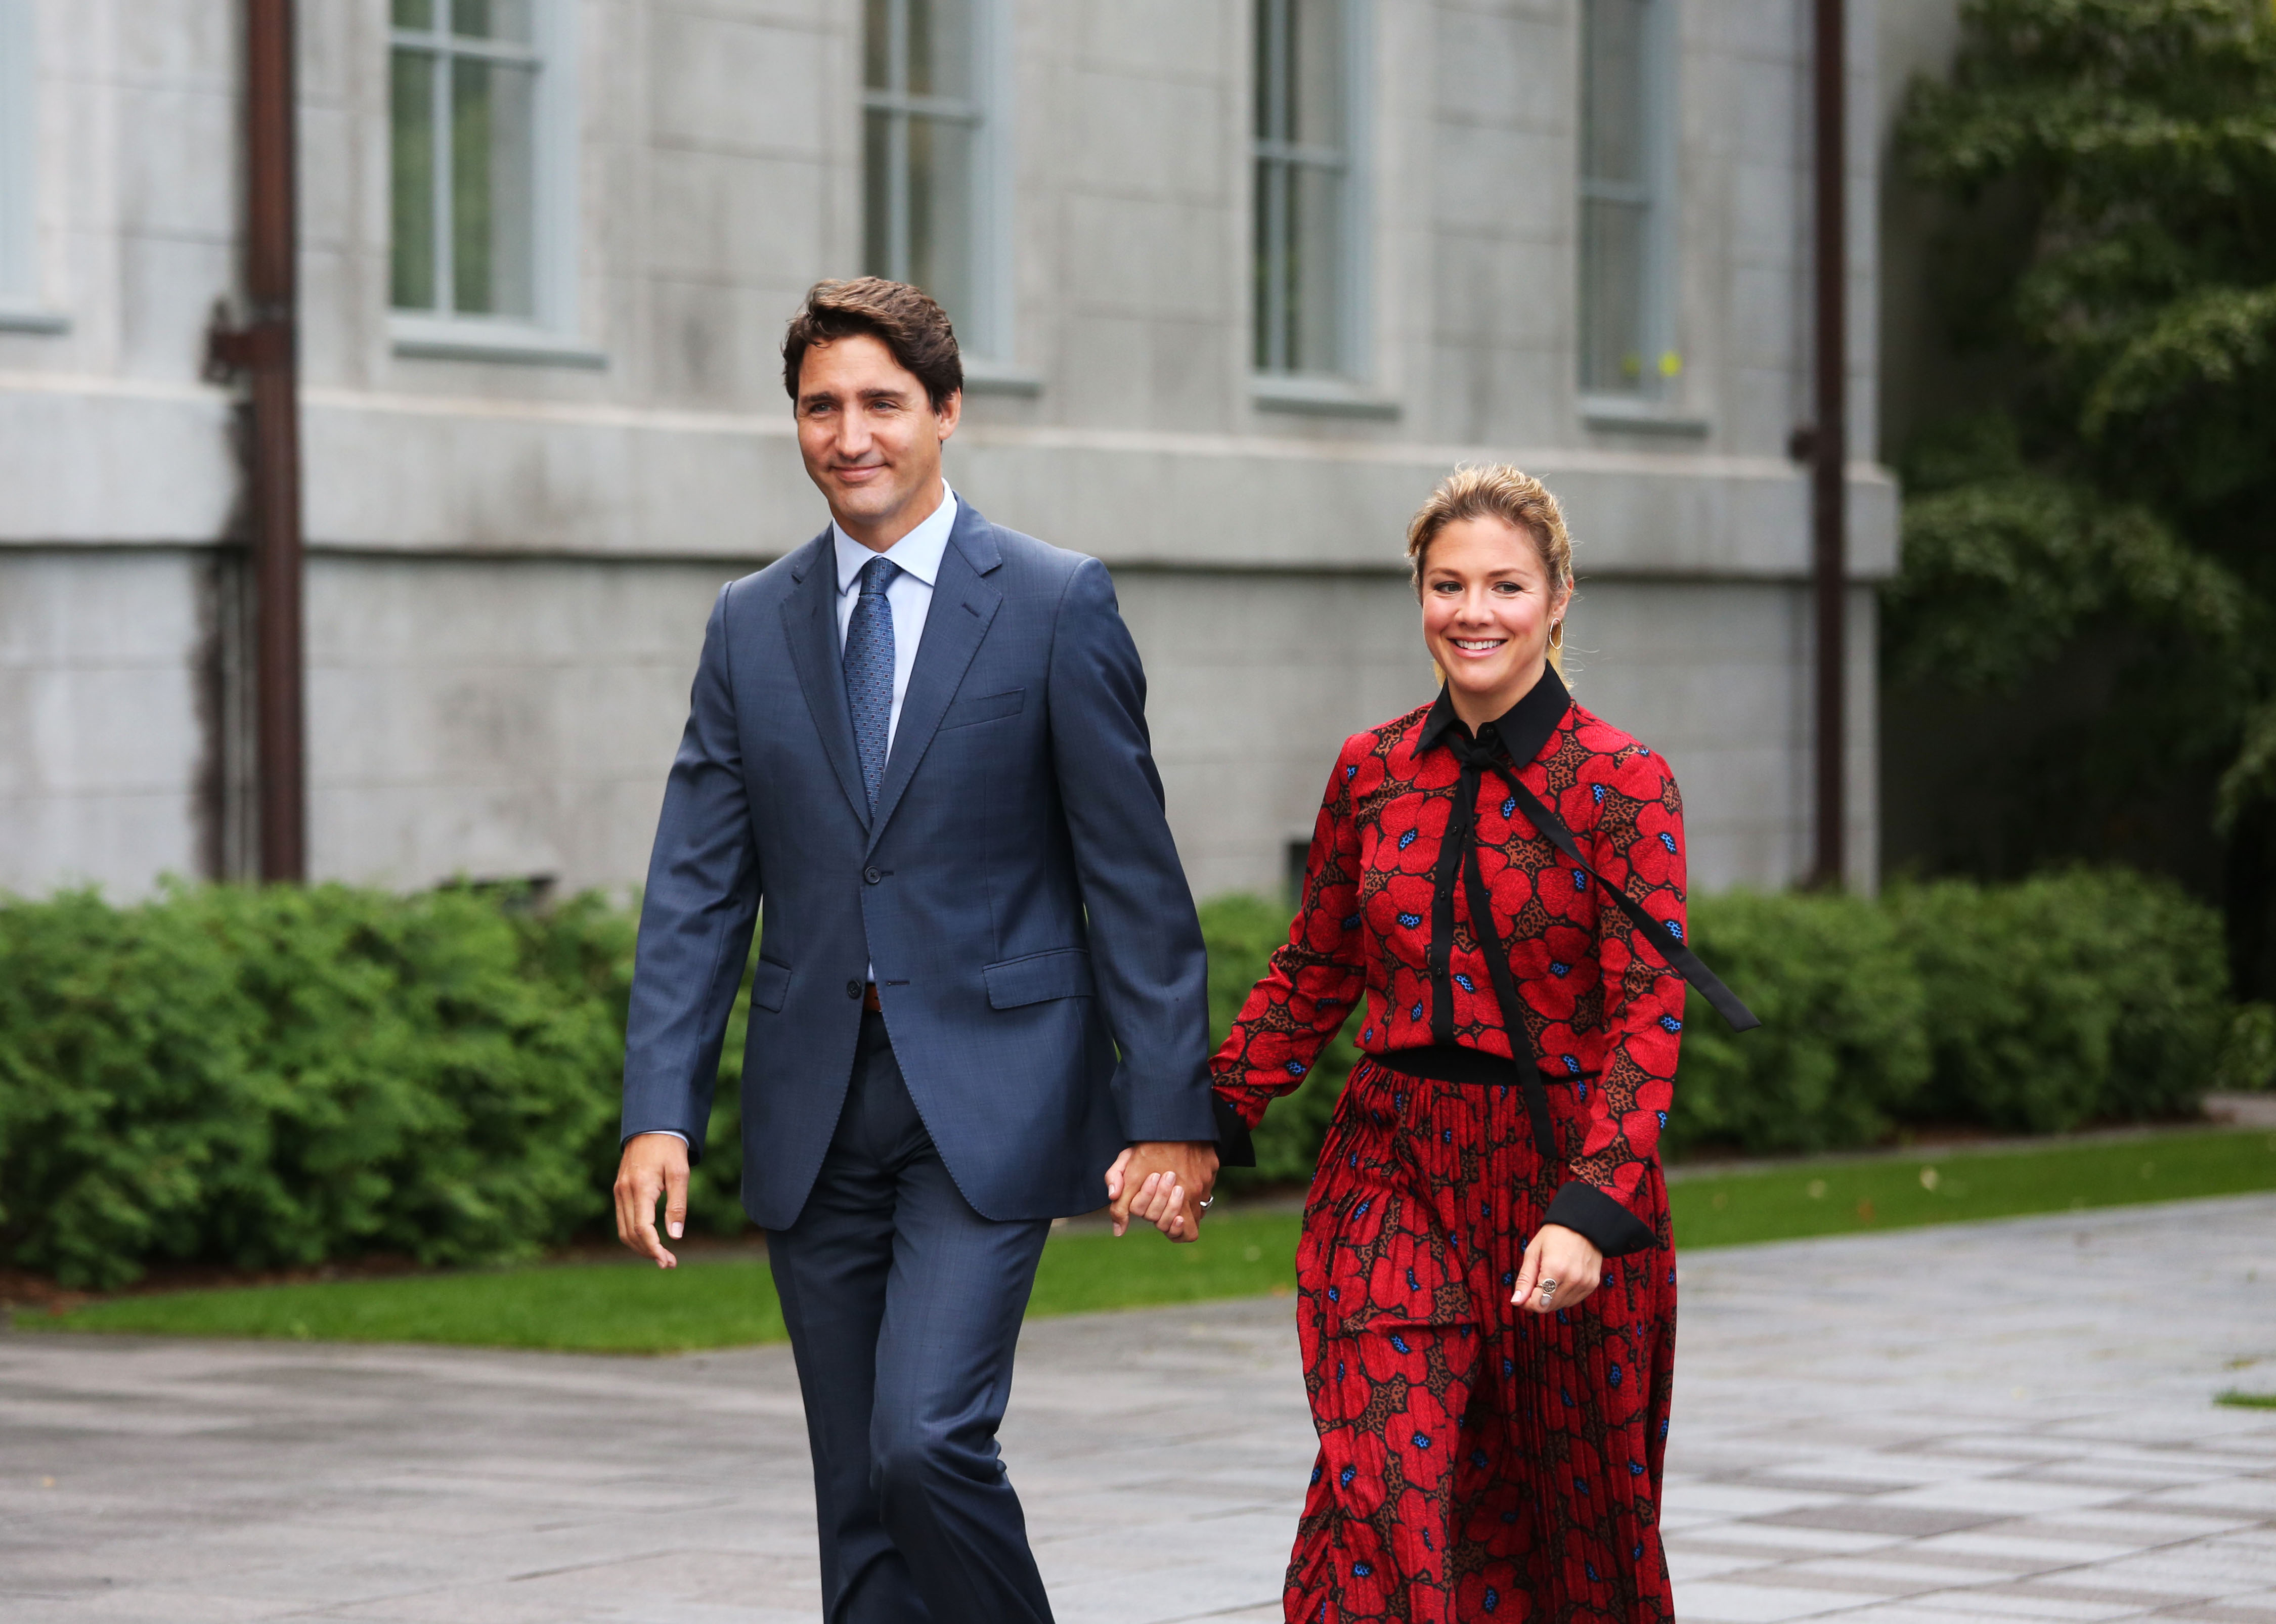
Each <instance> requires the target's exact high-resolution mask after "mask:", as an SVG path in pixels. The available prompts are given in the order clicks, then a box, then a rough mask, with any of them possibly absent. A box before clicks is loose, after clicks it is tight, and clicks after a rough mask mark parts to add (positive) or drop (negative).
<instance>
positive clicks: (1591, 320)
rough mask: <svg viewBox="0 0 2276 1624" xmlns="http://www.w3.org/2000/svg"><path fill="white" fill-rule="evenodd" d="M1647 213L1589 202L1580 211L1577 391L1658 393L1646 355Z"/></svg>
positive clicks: (1655, 374) (1627, 206)
mask: <svg viewBox="0 0 2276 1624" xmlns="http://www.w3.org/2000/svg"><path fill="white" fill-rule="evenodd" d="M1648 217H1649V216H1648V215H1647V212H1646V210H1644V209H1643V208H1641V207H1639V206H1637V205H1636V204H1634V203H1612V202H1606V201H1603V200H1601V199H1594V198H1592V199H1589V200H1587V201H1584V202H1582V205H1581V310H1582V315H1581V329H1582V330H1581V386H1582V388H1583V389H1588V390H1595V391H1602V392H1605V393H1618V394H1651V393H1656V392H1657V387H1656V386H1657V383H1658V372H1657V370H1656V369H1655V368H1652V367H1650V366H1649V365H1647V364H1646V358H1645V355H1644V347H1645V342H1646V340H1645V334H1644V230H1645V222H1646V220H1647V218H1648Z"/></svg>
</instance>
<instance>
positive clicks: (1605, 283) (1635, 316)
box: [1581, 0, 1683, 400]
mask: <svg viewBox="0 0 2276 1624" xmlns="http://www.w3.org/2000/svg"><path fill="white" fill-rule="evenodd" d="M1673 11H1674V4H1673V0H1582V8H1581V388H1582V391H1585V392H1587V393H1589V394H1597V395H1624V396H1628V397H1631V398H1642V399H1647V400H1653V399H1658V398H1661V397H1662V396H1663V395H1664V394H1665V392H1666V391H1667V388H1668V386H1669V384H1671V383H1673V380H1674V379H1675V377H1676V376H1677V375H1678V374H1679V373H1680V372H1681V371H1682V369H1683V358H1682V356H1681V355H1680V353H1678V352H1677V350H1676V348H1675V342H1674V323H1673V315H1672V312H1671V310H1670V305H1671V303H1672V300H1671V298H1670V295H1669V292H1668V283H1669V280H1670V272H1671V262H1672V261H1673V228H1674V209H1673V207H1672V205H1671V201H1670V194H1671V193H1672V191H1673V171H1674V167H1675V152H1674V147H1673V140H1674V134H1675V120H1674V118H1673V116H1672V115H1673V109H1672V103H1673V72H1672V71H1671V66H1672V65H1671V46H1672V43H1673V41H1672V38H1671V35H1672V33H1673V23H1674V19H1673Z"/></svg>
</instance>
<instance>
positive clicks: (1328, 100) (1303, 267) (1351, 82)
mask: <svg viewBox="0 0 2276 1624" xmlns="http://www.w3.org/2000/svg"><path fill="white" fill-rule="evenodd" d="M1363 4H1364V0H1256V199H1255V208H1256V369H1257V370H1258V371H1259V372H1266V373H1286V374H1300V375H1301V374H1311V375H1315V376H1335V375H1339V374H1342V375H1351V374H1354V373H1356V372H1357V371H1358V370H1359V359H1360V348H1361V342H1360V300H1359V298H1358V284H1359V269H1360V261H1361V255H1360V253H1359V244H1360V242H1361V233H1362V220H1361V217H1360V216H1361V212H1362V210H1361V207H1360V187H1359V173H1358V164H1357V162H1356V157H1355V155H1356V153H1357V151H1358V149H1359V141H1358V139H1357V138H1358V133H1359V132H1358V128H1357V126H1358V124H1359V118H1358V111H1359V110H1358V97H1357V94H1356V92H1357V88H1358V86H1359V83H1360V75H1359V73H1358V72H1357V71H1356V67H1357V65H1356V61H1355V57H1356V55H1357V51H1358V49H1359V44H1360V42H1361V40H1362V37H1363V34H1364V30H1363V28H1362V24H1363V22H1364V19H1365V12H1364V11H1363V10H1362V6H1363Z"/></svg>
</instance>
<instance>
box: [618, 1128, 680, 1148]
mask: <svg viewBox="0 0 2276 1624" xmlns="http://www.w3.org/2000/svg"><path fill="white" fill-rule="evenodd" d="M641 1134H670V1135H671V1136H672V1137H673V1138H674V1139H677V1140H678V1141H679V1142H680V1143H682V1144H686V1143H687V1135H685V1134H681V1133H677V1132H674V1131H673V1130H672V1129H671V1128H668V1127H644V1128H641V1129H640V1130H638V1132H635V1133H630V1134H626V1135H625V1138H626V1141H627V1142H629V1141H632V1140H634V1139H638V1138H639V1137H640V1136H641Z"/></svg>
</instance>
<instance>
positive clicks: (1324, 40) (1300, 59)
mask: <svg viewBox="0 0 2276 1624" xmlns="http://www.w3.org/2000/svg"><path fill="white" fill-rule="evenodd" d="M1343 10H1344V0H1288V24H1289V36H1290V37H1289V41H1288V58H1287V68H1286V72H1287V75H1288V114H1287V118H1288V125H1287V128H1288V139H1289V140H1294V141H1300V142H1301V143H1302V144H1303V145H1305V146H1307V147H1340V146H1342V145H1343V139H1344V106H1343V103H1344V67H1343V50H1344V29H1343Z"/></svg>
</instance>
